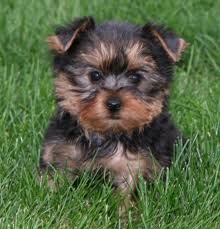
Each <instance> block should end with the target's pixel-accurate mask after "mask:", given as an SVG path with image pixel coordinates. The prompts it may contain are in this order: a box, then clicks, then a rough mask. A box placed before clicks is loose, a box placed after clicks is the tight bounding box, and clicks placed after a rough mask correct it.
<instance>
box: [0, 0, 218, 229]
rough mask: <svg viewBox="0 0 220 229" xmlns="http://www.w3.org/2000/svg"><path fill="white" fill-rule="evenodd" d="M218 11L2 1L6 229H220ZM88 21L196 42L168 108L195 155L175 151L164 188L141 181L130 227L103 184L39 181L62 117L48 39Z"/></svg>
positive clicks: (1, 193)
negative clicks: (52, 129) (41, 162)
mask: <svg viewBox="0 0 220 229" xmlns="http://www.w3.org/2000/svg"><path fill="white" fill-rule="evenodd" d="M219 9H220V1H213V0H188V1H187V0H169V1H162V0H149V1H145V0H136V1H129V0H117V1H116V0H112V1H104V0H94V1H85V0H81V1H78V0H75V1H70V0H63V1H55V0H53V1H52V0H41V1H34V0H16V1H15V0H1V6H0V32H1V34H0V79H1V82H0V228H77V229H78V228H83V229H84V228H190V229H191V228H220V226H219V225H220V14H219ZM82 15H92V16H94V17H95V18H96V20H97V22H100V21H102V20H107V19H116V20H128V21H131V22H135V23H140V24H143V23H145V22H147V21H148V20H154V21H157V22H162V23H165V24H167V25H168V26H170V27H172V28H174V30H176V31H177V32H178V33H179V34H181V35H182V36H183V37H184V38H185V39H186V40H187V41H188V42H189V43H190V46H189V48H188V50H187V52H186V53H185V55H184V57H183V59H182V61H181V62H180V63H179V66H178V68H177V71H176V76H175V80H174V84H173V91H172V96H171V101H170V109H171V111H172V113H173V118H174V120H175V121H176V123H177V124H178V126H179V127H180V128H181V129H182V131H183V133H184V134H185V135H186V136H187V137H189V139H190V142H189V144H188V148H187V149H184V147H182V146H181V145H179V146H177V149H176V151H177V156H176V159H175V161H174V164H173V167H172V168H171V169H170V170H169V171H168V177H167V180H166V182H165V183H164V182H162V181H161V180H157V181H156V182H155V184H154V185H146V184H145V183H144V182H141V185H140V190H139V201H138V202H137V206H136V207H135V208H133V209H131V210H130V211H128V213H127V215H126V217H125V219H122V218H119V217H118V214H117V209H118V205H119V203H118V202H119V201H118V200H117V199H115V197H113V195H112V190H111V188H110V187H109V185H108V184H102V183H101V182H100V180H99V178H93V179H90V180H89V179H88V178H89V175H88V174H87V175H84V176H82V179H81V180H80V181H79V184H78V186H76V187H74V188H73V187H72V186H71V185H69V183H68V182H67V181H65V180H64V184H63V186H62V187H61V188H60V189H59V190H58V191H57V192H51V191H50V190H49V189H48V188H47V187H46V185H44V184H42V185H41V186H40V185H39V184H38V182H37V181H36V173H37V172H36V168H37V165H38V159H39V153H40V148H41V142H42V137H43V134H44V130H45V128H46V126H47V123H48V119H49V117H50V116H51V114H52V113H53V111H54V109H55V104H54V99H53V90H52V71H51V68H50V60H51V59H50V56H49V54H48V50H47V45H46V43H45V39H46V37H47V36H48V35H50V34H52V32H53V29H52V28H53V25H55V24H62V23H63V22H66V21H68V20H70V19H72V18H74V17H76V16H82ZM184 158H186V159H187V161H188V164H187V167H186V168H185V169H184V168H183V159H184ZM90 178H91V177H90ZM88 180H89V181H88Z"/></svg>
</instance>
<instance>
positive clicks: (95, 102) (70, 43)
mask: <svg viewBox="0 0 220 229" xmlns="http://www.w3.org/2000/svg"><path fill="white" fill-rule="evenodd" d="M48 41H49V44H50V47H51V49H52V50H53V51H54V54H55V57H54V69H55V73H56V78H55V91H56V97H57V100H58V103H59V105H60V106H61V107H62V108H63V109H64V110H66V111H68V112H69V113H71V114H72V115H73V116H75V117H77V118H78V120H79V121H80V123H81V124H82V126H83V127H84V128H86V129H87V130H90V131H96V132H107V131H115V132H117V131H128V132H129V131H132V130H133V129H135V128H141V127H142V126H143V125H145V124H149V123H150V122H151V121H152V120H153V119H154V118H155V117H156V116H158V115H159V114H160V113H161V112H162V109H163V106H164V104H165V102H166V98H167V95H168V91H169V84H170V81H171V75H172V67H173V64H174V63H175V62H176V61H177V60H178V59H179V58H180V54H181V52H182V51H183V50H184V49H185V47H186V43H185V42H184V41H183V40H182V39H181V38H177V37H176V36H175V35H174V34H173V33H171V32H168V31H167V30H164V29H163V28H162V27H157V26H155V25H150V24H148V25H146V26H143V27H142V26H135V25H131V24H128V23H115V22H106V23H104V24H101V25H99V26H95V23H94V21H93V19H92V18H88V17H86V18H82V19H78V20H76V21H75V22H74V23H73V24H71V25H69V26H67V27H63V28H61V29H59V30H58V31H57V34H56V35H55V36H51V37H49V39H48Z"/></svg>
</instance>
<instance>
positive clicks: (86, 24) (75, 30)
mask: <svg viewBox="0 0 220 229" xmlns="http://www.w3.org/2000/svg"><path fill="white" fill-rule="evenodd" d="M94 27H95V22H94V20H93V18H92V17H83V18H79V19H76V20H75V21H74V22H73V23H72V24H69V25H68V26H66V27H60V28H58V29H57V30H56V35H53V36H49V37H48V38H47V42H48V45H49V47H50V49H52V50H53V51H55V52H58V53H65V52H66V51H67V50H68V49H69V48H70V47H71V45H72V44H73V43H74V41H75V40H76V39H77V38H78V37H79V36H80V35H81V34H82V33H83V32H86V31H88V30H90V29H94Z"/></svg>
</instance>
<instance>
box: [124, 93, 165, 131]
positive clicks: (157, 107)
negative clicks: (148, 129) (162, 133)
mask: <svg viewBox="0 0 220 229" xmlns="http://www.w3.org/2000/svg"><path fill="white" fill-rule="evenodd" d="M160 97H161V96H158V98H154V99H153V100H151V101H149V102H145V101H142V100H140V99H139V98H137V97H135V96H134V95H133V94H131V93H129V92H128V93H126V94H124V95H123V96H122V99H123V104H124V108H123V109H122V111H121V113H120V117H121V123H120V128H122V129H124V130H132V129H133V128H137V127H141V126H143V125H145V124H148V123H150V122H151V121H152V120H153V118H155V117H156V116H157V115H159V114H160V113H161V111H162V107H163V104H162V99H161V98H160Z"/></svg>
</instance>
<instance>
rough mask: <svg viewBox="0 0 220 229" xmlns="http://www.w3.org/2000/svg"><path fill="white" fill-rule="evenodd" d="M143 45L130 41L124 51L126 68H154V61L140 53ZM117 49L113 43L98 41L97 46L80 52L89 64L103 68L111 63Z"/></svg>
mask: <svg viewBox="0 0 220 229" xmlns="http://www.w3.org/2000/svg"><path fill="white" fill-rule="evenodd" d="M142 51H143V45H142V44H141V43H139V42H136V43H130V44H129V45H128V46H127V48H126V50H125V53H126V55H127V59H128V70H132V69H138V68H140V67H143V66H144V67H148V68H149V69H154V68H155V66H156V65H155V62H154V60H153V59H152V57H150V56H144V57H143V55H142ZM117 52H118V50H116V49H115V46H114V44H111V43H103V42H102V41H100V42H99V44H98V45H97V47H95V48H94V49H93V50H90V51H89V52H87V53H81V54H80V55H81V57H82V58H83V59H84V60H86V61H87V62H88V63H89V64H91V65H93V66H95V67H97V68H99V69H101V70H103V71H104V70H105V69H106V68H108V66H109V65H110V64H111V62H112V60H114V58H115V57H116V55H117Z"/></svg>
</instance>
